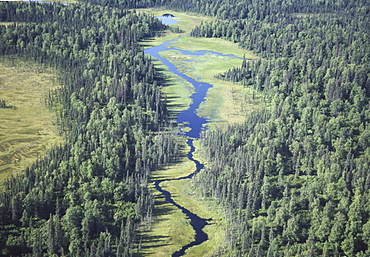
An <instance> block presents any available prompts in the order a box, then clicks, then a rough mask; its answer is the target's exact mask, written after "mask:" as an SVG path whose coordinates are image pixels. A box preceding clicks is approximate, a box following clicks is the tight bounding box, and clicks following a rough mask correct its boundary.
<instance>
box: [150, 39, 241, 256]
mask: <svg viewBox="0 0 370 257" xmlns="http://www.w3.org/2000/svg"><path fill="white" fill-rule="evenodd" d="M175 40H177V39H175ZM175 40H171V41H168V42H165V43H164V44H162V45H159V46H155V47H151V48H148V49H145V50H144V53H146V54H150V55H151V56H152V57H154V58H157V59H159V60H160V61H161V62H162V63H163V64H164V65H166V66H167V67H168V68H169V70H170V71H171V72H172V73H174V74H176V75H178V76H180V77H181V78H183V79H185V80H186V81H188V82H189V83H191V84H192V85H193V86H194V88H195V92H194V94H192V95H191V97H190V98H191V99H192V103H191V105H190V106H189V108H188V109H186V110H184V111H182V112H180V114H179V116H178V117H177V122H178V123H179V124H181V123H183V124H186V126H188V127H190V128H191V130H190V131H188V132H186V133H185V136H186V137H188V138H189V139H188V141H187V144H188V146H190V151H189V152H188V154H187V157H188V158H189V160H191V161H193V162H194V163H195V165H196V169H195V171H194V172H193V173H191V174H190V175H188V176H185V177H181V178H177V179H166V180H158V181H156V182H155V187H156V189H157V190H158V191H159V192H161V194H162V195H164V196H165V197H166V201H167V202H169V203H171V204H173V205H174V206H176V207H177V208H179V209H180V210H181V211H182V212H183V213H185V214H186V216H187V217H188V218H189V219H190V225H191V226H192V227H193V229H194V230H195V237H194V241H192V242H191V243H189V244H187V245H184V246H183V247H182V248H181V249H180V250H178V251H176V252H174V253H173V254H172V256H174V257H177V256H183V255H184V254H185V251H186V250H187V249H189V248H190V247H192V246H195V245H199V244H201V243H203V242H205V241H206V240H208V235H207V234H206V233H205V232H204V231H203V228H204V227H205V226H206V225H208V224H209V223H208V221H210V219H202V218H200V217H199V216H197V215H196V214H194V213H192V212H190V211H189V210H188V209H186V208H184V207H183V206H180V205H179V204H177V203H176V202H174V200H173V199H172V197H171V193H170V192H168V191H166V190H163V189H162V187H161V186H160V184H161V183H162V182H164V181H174V180H183V179H191V178H192V177H193V176H194V175H195V174H197V173H198V172H199V171H200V170H201V169H203V165H202V164H201V163H199V161H197V160H195V159H194V158H193V152H194V151H195V147H194V145H193V140H194V139H196V138H199V136H200V132H201V131H202V128H203V127H204V124H206V123H207V122H208V121H207V119H205V118H202V117H199V116H198V115H197V114H196V110H197V109H198V108H199V105H200V104H201V102H203V101H204V98H205V96H206V94H207V91H208V89H209V88H211V87H212V85H211V84H208V83H204V82H199V81H196V80H195V79H193V78H191V77H189V76H187V75H185V74H183V73H181V72H180V71H179V70H178V68H177V67H176V66H175V65H174V64H172V63H171V62H169V61H168V60H167V59H165V58H163V57H161V56H160V55H159V53H158V52H162V51H170V50H176V51H179V52H181V53H182V54H185V55H193V56H199V55H204V54H207V53H211V54H217V55H220V56H229V57H234V56H231V55H224V54H222V53H217V52H211V51H198V52H189V51H184V50H180V49H177V48H173V47H171V43H172V42H173V41H175Z"/></svg>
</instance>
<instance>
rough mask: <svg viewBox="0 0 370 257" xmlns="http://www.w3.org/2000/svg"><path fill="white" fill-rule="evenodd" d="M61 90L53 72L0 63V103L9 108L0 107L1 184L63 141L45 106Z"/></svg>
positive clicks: (5, 61)
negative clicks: (48, 95) (50, 97)
mask: <svg viewBox="0 0 370 257" xmlns="http://www.w3.org/2000/svg"><path fill="white" fill-rule="evenodd" d="M58 87H60V85H58V84H57V83H56V80H55V75H54V74H53V71H51V70H48V69H44V68H41V67H40V66H37V65H36V64H32V63H29V62H23V61H20V60H18V59H14V58H12V60H8V59H2V60H1V61H0V100H3V101H5V103H6V105H7V107H8V108H0V181H2V180H3V179H4V178H6V177H8V176H10V175H11V174H16V173H17V172H19V171H21V170H23V169H24V168H26V167H27V166H29V165H30V164H32V163H33V162H34V161H35V160H36V159H37V158H39V157H40V156H42V155H43V154H44V153H45V151H46V150H47V149H49V148H50V147H51V146H52V145H56V144H59V143H60V142H62V139H61V137H60V136H58V132H57V129H56V126H55V124H54V122H55V115H54V114H53V113H52V112H51V111H50V110H49V109H48V108H47V107H46V106H45V103H44V99H45V96H46V95H47V94H48V93H49V91H50V90H53V89H56V88H58Z"/></svg>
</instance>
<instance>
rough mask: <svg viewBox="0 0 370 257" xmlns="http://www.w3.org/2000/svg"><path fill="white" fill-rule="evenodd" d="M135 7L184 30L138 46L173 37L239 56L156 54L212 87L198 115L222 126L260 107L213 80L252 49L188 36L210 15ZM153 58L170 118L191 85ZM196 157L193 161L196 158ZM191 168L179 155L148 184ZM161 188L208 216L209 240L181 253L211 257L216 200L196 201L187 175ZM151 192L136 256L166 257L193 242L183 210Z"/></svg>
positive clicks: (182, 45) (220, 226)
mask: <svg viewBox="0 0 370 257" xmlns="http://www.w3.org/2000/svg"><path fill="white" fill-rule="evenodd" d="M137 11H141V12H142V11H145V12H147V13H151V14H152V15H153V16H160V15H162V14H163V13H171V14H173V15H175V16H176V18H174V19H175V20H178V21H180V23H177V24H174V25H172V26H178V27H180V28H181V29H182V30H183V31H184V33H171V32H169V31H166V32H165V33H163V34H162V36H161V37H156V38H153V39H149V40H145V41H143V42H141V44H142V46H143V47H144V48H147V47H151V46H157V45H160V44H163V43H164V42H166V41H169V40H173V39H177V40H174V41H173V42H172V43H171V47H174V48H178V49H182V50H187V51H193V52H195V51H200V50H207V51H214V52H221V53H223V54H225V55H230V54H231V55H235V56H236V57H239V59H237V58H231V57H221V56H217V55H215V54H206V55H204V56H189V55H184V54H182V53H181V52H180V51H176V50H171V51H165V52H161V53H160V55H161V57H164V58H166V59H167V60H169V61H170V62H171V63H173V64H174V65H175V66H176V67H177V68H178V69H179V70H180V71H181V72H183V73H184V74H186V75H187V76H189V77H192V78H194V79H196V80H199V81H202V82H207V83H210V84H212V85H213V87H212V88H211V89H209V91H208V93H207V96H206V99H205V101H204V102H203V103H202V104H201V106H200V108H199V110H198V114H199V115H201V116H203V117H206V118H208V119H210V120H211V124H210V126H224V125H225V124H230V123H240V122H243V121H244V117H245V113H246V112H247V111H251V110H255V109H258V108H260V107H259V106H260V99H259V97H258V95H257V94H255V93H254V92H253V89H251V88H248V87H244V86H243V85H241V84H237V83H231V82H226V81H223V80H219V79H216V78H215V75H217V74H219V73H222V72H225V71H227V70H228V69H230V68H232V67H235V66H240V65H241V64H242V58H243V57H245V58H247V59H257V58H258V57H257V56H255V55H254V54H253V53H252V52H248V51H245V50H243V49H241V48H240V47H239V46H238V45H236V44H234V43H231V42H229V41H226V40H223V39H215V38H194V37H190V36H189V35H188V33H189V32H190V31H191V29H192V28H193V27H194V26H196V25H198V24H200V23H201V22H205V21H211V20H212V18H210V17H205V16H200V15H194V14H190V13H179V12H174V11H171V10H159V9H139V10H137ZM154 62H155V64H156V68H157V69H158V70H159V71H160V72H162V74H164V75H165V77H166V78H167V84H166V85H164V86H163V88H162V90H163V93H164V94H165V95H166V98H167V101H168V104H169V108H170V110H171V111H172V113H173V114H174V116H173V117H174V118H175V117H176V116H177V114H178V112H180V111H182V110H185V109H187V108H188V106H189V105H190V103H191V102H190V101H191V99H190V98H189V97H190V95H191V94H192V93H193V92H194V88H193V87H192V85H190V84H189V83H188V82H186V81H185V80H184V79H182V78H180V77H178V76H176V75H174V74H173V73H171V72H170V71H169V70H168V68H167V67H166V66H164V65H163V64H162V63H161V62H160V61H156V60H154ZM195 144H196V142H195ZM184 145H185V140H184ZM187 151H188V147H186V148H185V149H184V155H185V154H186V153H187ZM197 158H198V159H199V157H197ZM194 170H195V164H194V163H193V162H191V161H190V160H188V159H187V158H186V157H183V159H182V161H181V162H179V163H176V164H174V165H172V166H168V167H165V168H163V169H162V170H158V171H155V172H154V173H152V176H151V179H152V182H153V183H154V182H155V181H156V180H159V179H174V178H179V177H183V176H186V175H188V174H190V173H192V172H193V171H194ZM161 187H162V188H163V189H164V190H167V191H169V192H171V195H172V197H173V200H174V201H175V202H176V203H178V204H179V205H181V206H184V207H185V208H187V209H189V210H190V211H191V212H193V213H195V214H197V215H198V216H200V217H201V218H205V219H210V218H211V219H212V221H211V222H210V224H211V225H207V226H206V227H205V228H204V231H205V232H206V233H207V234H208V236H209V240H207V241H206V242H204V243H202V244H200V245H198V246H194V247H191V248H189V249H188V250H187V251H186V256H211V255H212V254H214V253H216V252H217V251H218V250H219V249H221V248H222V247H223V241H224V236H225V235H224V231H225V223H224V216H223V213H222V211H221V210H219V209H218V208H217V207H216V206H217V205H216V203H214V202H213V201H211V200H209V199H200V198H199V196H198V195H196V194H194V192H195V190H194V189H193V185H192V181H191V180H190V179H189V180H180V181H167V182H163V183H161ZM152 192H153V194H154V195H155V211H154V216H153V221H154V222H153V223H152V225H151V227H150V228H148V227H146V226H144V225H143V226H142V229H141V231H140V237H142V239H141V245H140V247H139V248H140V251H139V252H140V255H138V256H170V255H171V254H172V253H173V252H175V251H178V250H180V249H181V247H182V246H184V245H186V244H188V243H190V242H192V241H193V238H194V231H193V229H192V228H191V226H190V224H189V220H188V219H186V216H185V214H183V213H182V212H181V210H179V209H177V208H176V207H174V206H173V205H172V204H169V203H167V202H166V201H165V198H164V196H162V195H161V194H160V193H159V192H158V191H157V190H155V188H154V184H153V185H152Z"/></svg>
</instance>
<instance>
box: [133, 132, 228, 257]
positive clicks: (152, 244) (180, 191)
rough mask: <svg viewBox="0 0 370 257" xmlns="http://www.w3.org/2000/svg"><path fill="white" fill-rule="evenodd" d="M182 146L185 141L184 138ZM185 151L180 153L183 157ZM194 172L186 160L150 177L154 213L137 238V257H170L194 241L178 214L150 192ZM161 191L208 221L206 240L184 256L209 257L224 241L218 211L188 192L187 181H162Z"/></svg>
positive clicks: (155, 193)
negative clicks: (167, 192) (158, 184)
mask: <svg viewBox="0 0 370 257" xmlns="http://www.w3.org/2000/svg"><path fill="white" fill-rule="evenodd" d="M184 144H185V138H184ZM188 151H189V148H188V147H186V148H185V149H184V154H185V153H187V152H188ZM194 170H195V164H194V163H193V162H191V161H190V160H189V159H187V157H185V156H184V157H183V158H182V161H181V162H179V163H177V164H174V165H172V166H168V167H165V168H164V169H162V170H157V171H155V172H153V173H152V183H151V189H152V192H153V194H154V196H155V206H156V208H155V211H154V215H153V221H154V222H153V224H152V227H151V228H150V229H149V228H145V227H144V226H143V227H142V230H141V232H140V234H139V238H142V239H141V251H140V254H137V256H170V255H171V254H172V253H174V252H175V251H178V250H180V249H181V248H182V247H183V246H184V245H187V244H189V243H190V242H192V241H193V240H194V235H195V232H194V230H193V229H192V227H191V226H190V224H189V222H190V221H189V220H188V219H186V215H185V214H183V213H182V212H181V210H179V209H177V208H176V207H174V206H173V205H172V204H169V203H167V202H166V201H165V198H164V196H162V195H161V194H160V193H159V192H158V191H157V190H155V188H154V181H156V180H162V179H175V178H180V177H184V176H186V175H188V174H190V173H192V172H194ZM161 187H162V188H163V189H164V190H167V191H169V192H171V195H172V199H173V200H174V201H175V202H176V203H177V204H179V205H181V206H183V207H185V208H186V209H188V210H190V211H191V212H193V213H195V214H197V215H198V216H199V217H201V218H204V219H210V218H211V219H212V220H211V221H210V222H209V223H210V225H207V226H205V228H204V232H206V233H207V234H208V236H209V240H207V241H206V242H204V243H202V244H201V245H198V246H194V247H191V248H189V249H188V250H187V251H186V256H194V257H195V256H210V255H211V254H212V253H213V252H216V251H217V250H218V249H219V247H220V246H222V243H223V239H224V231H225V229H224V217H223V215H222V212H221V210H219V209H218V207H216V205H215V204H214V203H213V202H212V201H206V200H204V199H199V197H198V196H197V195H196V194H194V192H193V190H192V184H191V180H190V179H186V180H178V181H166V182H162V183H161Z"/></svg>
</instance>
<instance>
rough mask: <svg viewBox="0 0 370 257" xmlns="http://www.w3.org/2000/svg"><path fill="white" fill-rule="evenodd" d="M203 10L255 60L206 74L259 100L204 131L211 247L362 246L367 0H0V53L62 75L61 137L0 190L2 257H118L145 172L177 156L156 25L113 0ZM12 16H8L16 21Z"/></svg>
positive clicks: (367, 189) (56, 100)
mask: <svg viewBox="0 0 370 257" xmlns="http://www.w3.org/2000/svg"><path fill="white" fill-rule="evenodd" d="M142 7H166V8H169V9H172V10H177V11H190V12H194V13H200V14H204V15H208V16H212V17H215V20H214V21H213V22H210V23H203V24H201V25H199V26H198V27H196V28H194V30H193V31H192V32H191V35H192V36H194V37H215V38H216V37H217V38H224V39H227V40H230V41H232V42H235V43H237V44H239V45H240V46H241V47H243V48H245V49H247V50H250V51H253V52H254V53H255V54H256V55H258V56H259V57H261V58H260V59H258V60H253V61H251V60H246V59H245V60H244V61H243V63H242V65H241V66H240V67H234V68H232V69H230V70H229V71H228V72H226V73H223V74H219V75H218V78H219V79H223V80H228V81H233V82H235V83H240V84H242V85H244V86H245V87H250V88H253V90H254V91H255V92H256V95H257V94H258V95H262V96H263V99H264V103H263V107H262V108H260V110H259V111H249V112H246V114H245V115H246V118H245V122H244V123H243V124H236V125H232V126H229V127H228V128H227V129H225V128H219V129H217V128H212V129H209V130H207V131H205V132H204V133H203V135H202V140H199V142H200V148H199V152H200V155H201V156H202V158H203V159H204V161H205V164H206V166H205V169H204V170H203V171H202V172H201V173H199V174H198V175H197V176H195V178H194V181H193V189H194V190H195V191H196V192H198V193H199V194H200V195H201V196H204V197H208V198H211V199H215V200H216V201H217V202H218V204H219V205H220V206H222V208H223V210H224V212H225V216H226V218H227V230H226V231H225V234H226V235H225V237H226V239H225V241H226V243H227V247H226V248H222V249H220V252H219V255H224V256H338V257H339V256H369V255H370V149H369V145H370V127H369V126H370V102H369V98H370V78H369V76H370V58H369V55H370V40H369V33H370V30H369V28H370V23H369V19H370V3H369V1H367V0H336V1H333V0H300V1H298V0H292V1H285V0H273V1H267V0H239V1H235V0H219V1H215V0H173V1H163V0H140V1H131V0H94V1H81V3H80V4H74V5H68V6H63V5H59V4H53V5H49V4H36V3H14V2H9V3H4V2H2V3H0V21H6V22H14V25H9V26H0V54H1V55H3V56H4V55H16V56H19V57H20V58H26V59H28V60H34V61H36V62H39V63H41V64H43V65H49V66H52V67H55V68H57V69H58V70H60V73H61V75H60V78H59V79H60V81H61V83H62V84H63V85H64V86H63V88H62V89H61V90H59V91H58V92H54V93H53V94H50V96H49V99H48V102H50V105H57V104H61V106H62V107H61V108H59V115H58V117H59V118H58V123H59V127H60V130H61V133H62V134H63V135H64V136H65V138H66V143H65V145H63V146H60V147H57V148H54V149H52V150H51V151H50V152H49V153H48V154H47V155H46V156H45V157H44V158H43V159H40V160H39V161H37V162H36V163H35V164H34V165H32V166H31V167H30V168H28V169H26V170H25V172H24V173H22V174H20V175H19V176H17V177H14V178H11V179H9V180H8V181H6V182H5V183H4V186H3V187H4V189H3V191H2V192H1V195H0V226H1V227H0V238H1V240H0V249H1V253H2V254H3V255H21V254H28V255H30V256H42V255H45V256H52V255H58V256H61V255H66V256H114V255H115V256H129V255H130V252H131V249H132V247H133V243H134V241H135V230H136V227H137V225H138V224H139V223H140V222H142V221H150V220H151V215H152V211H153V210H152V208H153V199H152V196H151V194H150V192H148V188H147V181H148V176H149V174H150V171H151V170H153V169H156V168H158V167H159V166H161V165H163V164H166V163H168V162H170V161H176V156H178V155H179V154H178V152H179V149H180V148H181V147H180V145H179V144H178V143H177V141H176V137H175V136H173V135H171V134H170V133H166V128H167V127H168V126H170V121H169V114H168V111H167V108H166V103H165V101H164V96H162V95H161V91H160V87H161V84H162V83H163V78H161V77H160V75H159V74H158V73H157V72H156V70H155V69H154V66H153V64H152V63H151V60H150V59H149V58H148V57H146V56H144V55H143V51H142V49H140V48H139V46H138V44H137V43H138V41H139V40H141V39H143V38H145V37H150V36H154V35H155V33H156V32H160V31H161V30H164V29H165V26H164V25H162V24H161V23H160V22H159V21H158V20H156V19H154V18H153V17H151V16H148V15H146V14H141V13H140V14H139V13H136V12H135V11H128V10H126V8H142ZM20 24H21V25H20Z"/></svg>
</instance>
